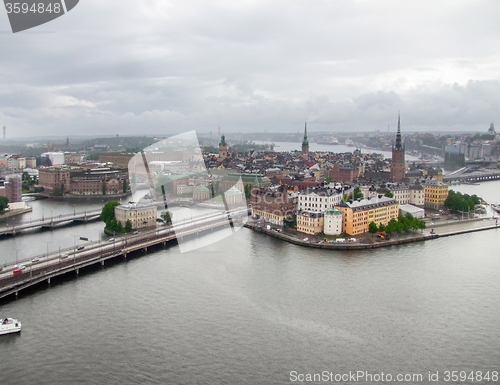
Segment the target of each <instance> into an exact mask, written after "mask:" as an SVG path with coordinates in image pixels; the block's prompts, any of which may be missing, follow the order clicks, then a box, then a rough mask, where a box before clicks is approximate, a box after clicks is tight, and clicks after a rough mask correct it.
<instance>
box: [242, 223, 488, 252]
mask: <svg viewBox="0 0 500 385" xmlns="http://www.w3.org/2000/svg"><path fill="white" fill-rule="evenodd" d="M245 227H247V228H249V229H252V230H254V231H257V232H259V233H264V234H267V235H270V236H272V237H275V238H279V239H282V240H284V241H286V242H290V243H294V244H296V245H300V246H306V247H313V248H318V249H331V250H363V249H375V248H379V247H388V246H394V245H402V244H405V243H412V242H421V241H426V240H429V239H436V238H441V237H448V236H452V235H460V234H465V233H472V232H476V231H483V230H490V229H495V228H497V227H498V221H497V220H495V219H479V220H478V219H474V220H469V221H455V222H450V223H447V224H440V225H439V226H438V229H434V228H432V229H429V228H428V229H427V230H425V231H424V232H422V233H419V232H413V233H407V234H401V235H398V234H395V235H392V238H391V239H390V240H381V239H378V238H374V237H372V236H371V235H369V236H367V235H366V234H365V236H364V238H363V239H358V238H357V239H356V242H347V241H346V242H345V243H328V242H327V241H326V240H325V239H323V238H320V239H317V238H316V239H315V240H313V241H312V240H307V241H305V240H304V237H305V238H312V236H311V235H308V234H303V233H299V234H300V236H299V237H298V236H297V235H298V234H293V235H292V234H284V233H282V232H278V231H276V230H268V229H266V228H264V227H260V226H258V225H257V224H254V223H246V224H245ZM370 237H371V238H370Z"/></svg>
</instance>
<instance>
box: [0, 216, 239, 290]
mask: <svg viewBox="0 0 500 385" xmlns="http://www.w3.org/2000/svg"><path fill="white" fill-rule="evenodd" d="M238 215H239V217H238V218H239V219H238V218H237V219H234V220H238V221H239V220H241V221H244V219H245V217H246V215H248V212H247V211H246V210H244V211H242V212H240V213H239V214H238ZM234 217H235V216H234V214H233V218H234ZM229 224H230V225H231V227H232V225H233V220H231V219H228V215H227V214H221V215H219V216H214V217H211V218H206V219H203V218H198V219H193V220H190V221H186V222H185V223H184V224H181V225H180V226H178V225H176V226H175V229H174V227H172V226H168V227H157V228H155V229H152V230H150V231H147V232H146V231H143V232H141V233H139V234H137V235H131V236H123V237H121V238H117V239H116V240H114V241H113V242H100V243H97V242H94V243H92V244H91V245H86V246H85V248H83V249H81V250H75V249H67V250H63V251H62V252H61V253H60V254H59V253H57V254H52V255H48V256H45V257H43V256H40V257H37V258H34V259H33V260H32V261H29V259H28V261H29V262H27V263H26V268H25V269H24V270H23V271H22V272H21V273H18V274H13V269H14V266H6V267H4V268H3V271H2V272H0V299H1V298H5V297H8V296H12V295H15V296H16V297H17V295H18V292H19V291H22V290H24V289H27V288H29V287H32V286H35V285H38V284H42V283H44V282H46V283H48V284H49V285H50V281H51V279H52V278H55V277H59V276H63V275H67V274H68V273H73V274H75V275H78V274H79V271H80V269H83V268H87V267H91V266H104V265H105V263H106V262H107V261H110V260H112V259H116V258H121V259H126V258H127V256H128V255H130V254H131V253H134V252H140V251H147V250H148V248H151V247H158V246H165V245H167V243H169V242H175V241H176V240H177V239H181V238H184V237H189V236H196V235H199V234H200V233H207V232H212V231H214V230H215V229H218V228H221V227H227V226H228V225H229ZM61 257H62V258H61Z"/></svg>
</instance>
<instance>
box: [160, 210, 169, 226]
mask: <svg viewBox="0 0 500 385" xmlns="http://www.w3.org/2000/svg"><path fill="white" fill-rule="evenodd" d="M160 217H161V218H162V219H163V221H164V222H165V223H166V224H170V223H172V213H171V212H170V211H163V212H162V213H161V214H160Z"/></svg>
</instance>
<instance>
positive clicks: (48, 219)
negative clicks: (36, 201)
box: [0, 210, 101, 230]
mask: <svg viewBox="0 0 500 385" xmlns="http://www.w3.org/2000/svg"><path fill="white" fill-rule="evenodd" d="M100 213H101V210H99V211H78V212H75V213H73V214H61V215H57V216H51V217H43V218H39V219H33V220H29V221H23V222H20V223H16V224H15V225H9V224H7V225H4V226H0V230H2V229H12V228H15V227H17V228H20V227H22V226H25V225H30V224H37V223H40V224H43V223H50V222H51V221H59V220H65V219H73V218H76V217H82V218H84V217H85V216H87V217H88V216H92V217H93V216H95V215H98V214H100Z"/></svg>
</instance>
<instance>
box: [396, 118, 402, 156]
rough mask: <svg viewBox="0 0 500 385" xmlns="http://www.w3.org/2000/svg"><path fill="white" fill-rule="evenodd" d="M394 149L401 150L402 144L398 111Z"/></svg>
mask: <svg viewBox="0 0 500 385" xmlns="http://www.w3.org/2000/svg"><path fill="white" fill-rule="evenodd" d="M395 147H396V150H402V149H403V146H402V144H401V117H400V115H399V111H398V133H397V134H396V146H395Z"/></svg>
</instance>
